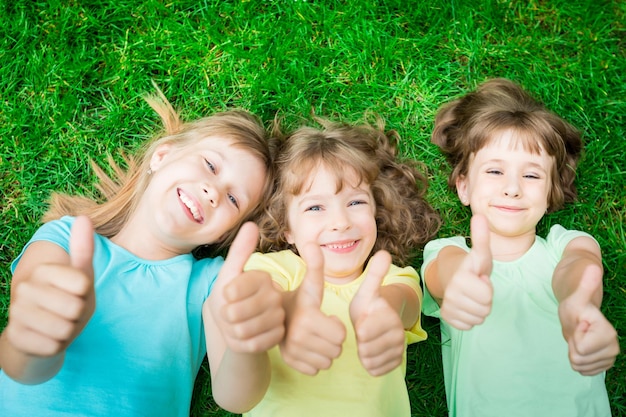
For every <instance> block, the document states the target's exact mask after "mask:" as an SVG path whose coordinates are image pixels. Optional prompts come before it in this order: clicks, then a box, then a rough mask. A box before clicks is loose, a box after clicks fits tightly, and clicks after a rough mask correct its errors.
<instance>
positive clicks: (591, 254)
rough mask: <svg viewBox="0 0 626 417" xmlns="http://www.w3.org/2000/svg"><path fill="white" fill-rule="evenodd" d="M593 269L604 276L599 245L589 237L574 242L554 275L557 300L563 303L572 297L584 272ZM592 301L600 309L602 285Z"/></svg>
mask: <svg viewBox="0 0 626 417" xmlns="http://www.w3.org/2000/svg"><path fill="white" fill-rule="evenodd" d="M587 268H593V269H596V270H597V271H599V272H600V274H603V268H602V254H601V253H600V248H599V247H598V245H597V244H596V243H595V242H594V241H593V240H592V239H590V238H588V237H579V238H576V239H574V240H572V241H571V242H570V243H569V244H568V245H567V247H566V248H565V251H563V256H562V257H561V260H560V261H559V263H558V264H557V266H556V269H555V270H554V274H553V275H552V289H553V291H554V295H555V297H556V299H557V300H558V301H559V302H561V301H563V300H564V299H566V298H567V297H569V296H570V295H572V294H573V293H574V292H575V291H576V290H577V289H578V286H579V284H580V281H581V279H582V277H583V272H584V271H585V270H586V269H587ZM590 301H591V302H592V303H593V304H594V305H595V306H596V307H599V306H600V304H601V303H602V285H600V286H598V288H597V290H596V291H594V292H593V294H592V296H591V299H590Z"/></svg>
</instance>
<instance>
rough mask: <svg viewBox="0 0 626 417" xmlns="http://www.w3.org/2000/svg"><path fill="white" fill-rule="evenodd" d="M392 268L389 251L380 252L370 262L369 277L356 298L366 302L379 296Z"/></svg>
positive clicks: (365, 279) (367, 276)
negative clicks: (386, 276)
mask: <svg viewBox="0 0 626 417" xmlns="http://www.w3.org/2000/svg"><path fill="white" fill-rule="evenodd" d="M390 266H391V255H389V253H388V252H387V251H382V250H381V251H378V252H376V254H375V255H374V256H372V258H371V259H370V261H369V264H368V267H367V275H366V276H365V278H364V279H363V282H362V283H361V286H360V287H359V290H358V292H357V294H356V296H355V297H359V298H363V299H365V300H373V299H374V298H376V297H377V296H378V291H379V290H380V286H381V285H382V283H383V279H384V278H385V275H387V273H388V272H389V267H390Z"/></svg>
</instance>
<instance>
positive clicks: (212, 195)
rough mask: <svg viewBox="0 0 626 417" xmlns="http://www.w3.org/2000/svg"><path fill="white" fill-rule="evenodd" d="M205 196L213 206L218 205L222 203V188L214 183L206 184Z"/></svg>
mask: <svg viewBox="0 0 626 417" xmlns="http://www.w3.org/2000/svg"><path fill="white" fill-rule="evenodd" d="M202 191H203V192H204V195H205V197H206V198H207V200H209V204H210V205H211V207H217V205H218V204H219V203H220V190H219V189H217V187H216V186H214V185H205V186H204V187H202Z"/></svg>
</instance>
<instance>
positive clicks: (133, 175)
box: [43, 86, 273, 256]
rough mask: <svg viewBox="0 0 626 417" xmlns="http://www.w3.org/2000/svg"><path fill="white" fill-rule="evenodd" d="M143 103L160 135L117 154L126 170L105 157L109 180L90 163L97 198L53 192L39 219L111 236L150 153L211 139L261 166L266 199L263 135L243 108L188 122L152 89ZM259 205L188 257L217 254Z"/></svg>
mask: <svg viewBox="0 0 626 417" xmlns="http://www.w3.org/2000/svg"><path fill="white" fill-rule="evenodd" d="M155 87H156V86H155ZM145 100H146V102H147V103H148V104H149V105H150V106H151V107H152V108H153V109H154V111H156V112H157V114H158V115H159V116H160V117H161V120H162V123H163V127H164V129H163V132H162V133H161V134H159V135H157V136H155V137H153V138H152V140H150V141H149V142H148V143H146V145H144V147H143V148H142V149H141V150H140V151H139V152H138V153H137V154H136V155H129V156H123V158H124V162H125V164H126V166H127V168H126V169H123V168H122V167H121V166H120V165H119V164H117V163H116V162H115V161H114V160H113V158H112V157H111V156H109V158H108V163H109V165H110V167H111V169H112V171H113V174H114V175H113V176H109V175H107V174H106V173H105V171H104V170H103V169H102V168H101V167H99V166H98V165H97V164H95V163H94V162H93V161H92V164H91V165H92V167H93V169H94V171H95V174H96V176H97V178H98V183H97V184H96V185H95V187H96V189H97V190H98V191H99V193H100V196H99V197H98V198H97V197H86V196H77V195H68V194H63V193H53V194H52V196H51V199H50V205H49V209H48V211H47V212H46V213H45V214H44V217H43V221H44V222H47V221H50V220H55V219H58V218H60V217H62V216H65V215H71V216H77V215H86V216H88V217H89V218H90V219H91V221H92V222H93V225H94V228H95V231H96V232H97V233H99V234H101V235H102V236H105V237H112V236H115V235H116V234H117V233H119V231H120V230H121V229H122V227H123V226H124V225H125V224H126V222H127V221H128V219H129V216H130V215H131V214H132V213H133V212H134V210H135V208H136V206H137V204H138V202H139V200H140V198H141V196H142V195H143V193H144V191H145V189H146V187H147V185H148V182H149V181H150V175H149V174H148V172H149V169H150V158H151V156H152V154H153V153H154V152H155V150H156V149H157V148H158V147H159V146H161V145H163V144H169V145H172V146H174V147H185V146H188V145H190V144H193V143H195V142H197V141H200V140H203V139H205V138H207V137H216V139H215V140H220V139H221V138H226V139H228V140H231V141H232V143H233V145H234V146H236V147H239V148H241V149H245V150H246V151H248V152H250V153H251V154H252V155H253V156H255V157H256V158H258V159H259V160H260V161H261V162H262V163H263V165H264V166H265V168H266V172H267V175H266V180H265V183H264V189H263V193H262V196H263V197H262V198H263V199H266V198H267V196H268V194H269V192H270V191H271V187H272V183H273V167H272V157H271V154H270V149H269V144H268V138H267V136H268V135H267V133H266V131H265V129H264V127H263V125H262V124H261V123H260V121H259V120H258V118H256V117H255V116H254V115H252V114H251V113H248V112H246V111H243V110H229V111H224V112H219V113H215V114H213V115H211V116H208V117H205V118H202V119H199V120H195V121H192V122H183V121H182V120H181V118H180V116H179V115H178V113H177V112H176V111H175V110H174V108H173V107H172V105H171V104H170V103H169V101H168V100H167V98H166V97H165V96H164V95H163V93H162V92H161V91H160V90H159V89H158V88H157V93H156V94H153V95H148V96H146V97H145ZM263 205H264V203H263V201H262V202H261V204H259V206H257V207H255V208H254V209H253V210H252V211H251V212H250V213H248V214H247V215H246V216H244V218H242V219H241V221H240V222H239V223H238V224H236V225H235V226H234V227H233V228H232V229H231V231H230V232H229V233H228V234H227V236H225V238H224V239H222V240H221V241H220V242H207V245H206V247H204V248H199V249H196V251H195V252H194V253H195V254H196V255H197V256H213V255H215V254H217V253H221V252H222V251H223V250H224V249H225V248H227V247H228V245H230V243H231V242H232V240H233V239H234V236H235V234H236V232H237V230H238V229H239V226H240V225H241V224H243V222H245V221H246V220H249V219H253V218H256V217H257V216H258V215H259V214H260V212H261V211H262V208H263Z"/></svg>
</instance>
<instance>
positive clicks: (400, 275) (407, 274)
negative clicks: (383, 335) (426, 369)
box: [383, 265, 428, 344]
mask: <svg viewBox="0 0 626 417" xmlns="http://www.w3.org/2000/svg"><path fill="white" fill-rule="evenodd" d="M390 284H404V285H406V286H408V287H410V288H412V289H413V291H415V293H416V294H417V298H418V299H419V302H420V305H421V304H422V299H423V296H422V288H421V287H420V278H419V275H418V274H417V271H416V270H415V269H414V268H412V267H410V266H409V267H405V268H400V267H397V266H395V265H391V267H390V269H389V273H388V274H387V276H386V277H385V279H384V280H383V285H390ZM405 335H406V341H407V344H410V343H416V342H420V341H422V340H426V338H427V337H428V335H427V334H426V331H425V330H424V329H422V317H421V314H420V315H419V316H418V317H417V320H416V321H415V324H414V325H413V327H411V328H410V329H407V330H406V332H405Z"/></svg>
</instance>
